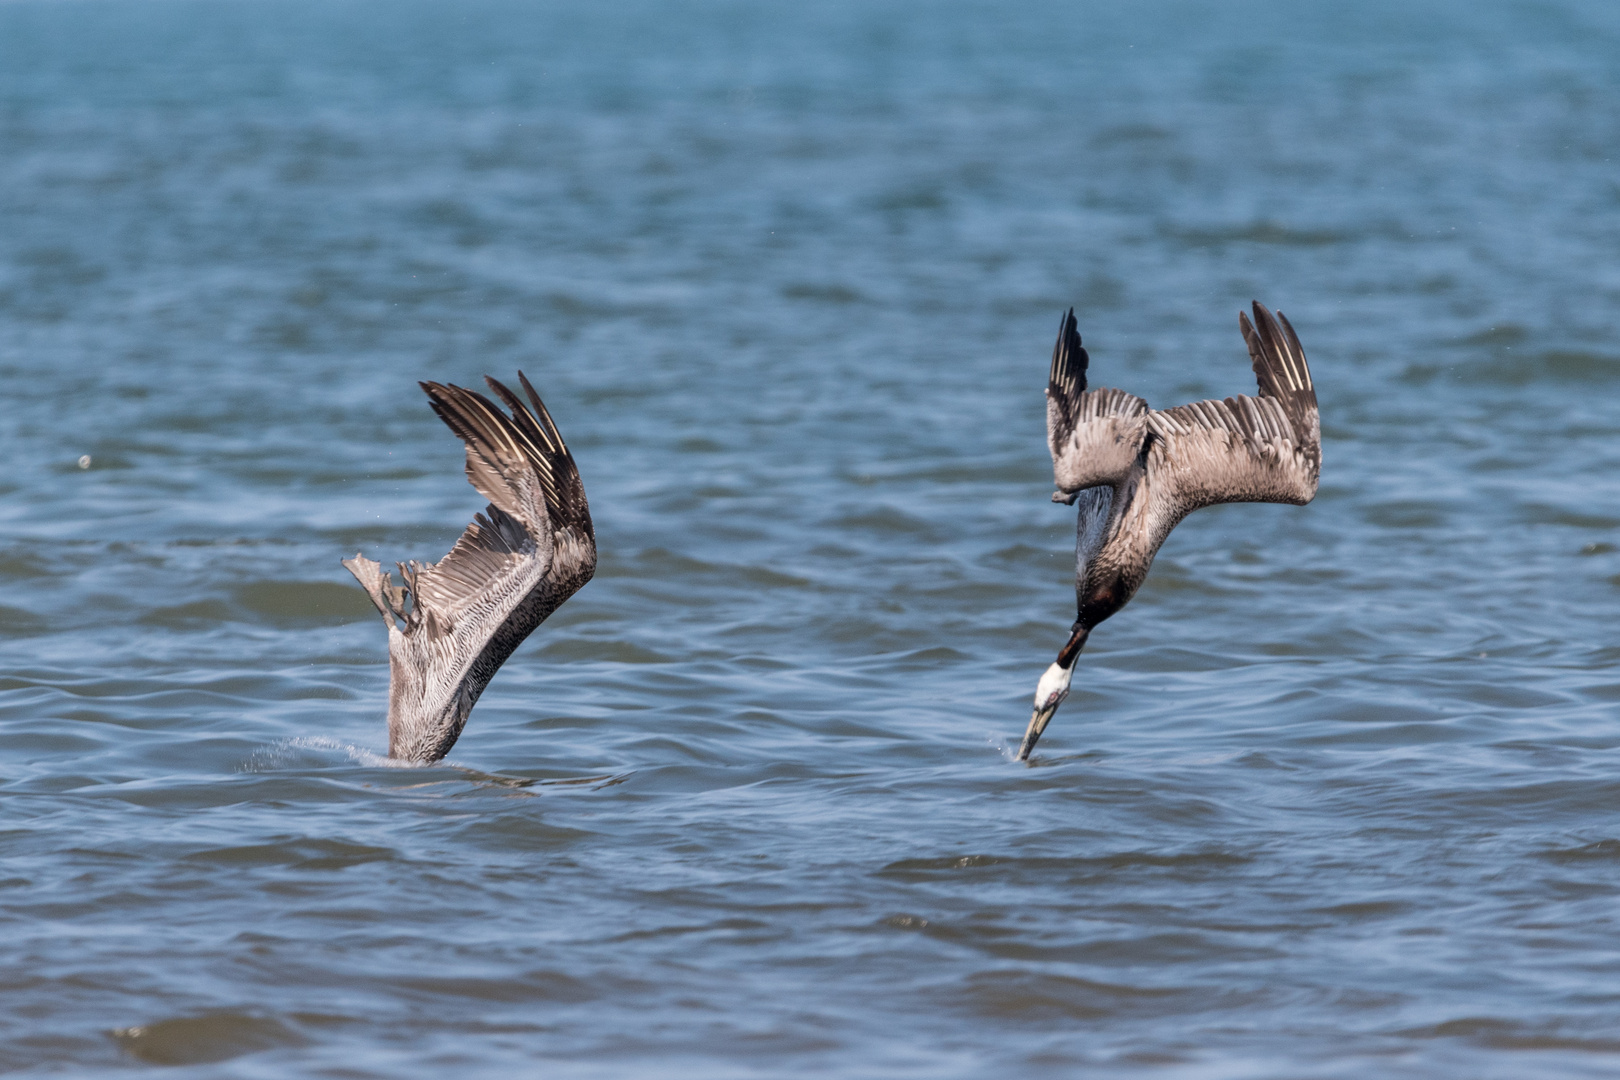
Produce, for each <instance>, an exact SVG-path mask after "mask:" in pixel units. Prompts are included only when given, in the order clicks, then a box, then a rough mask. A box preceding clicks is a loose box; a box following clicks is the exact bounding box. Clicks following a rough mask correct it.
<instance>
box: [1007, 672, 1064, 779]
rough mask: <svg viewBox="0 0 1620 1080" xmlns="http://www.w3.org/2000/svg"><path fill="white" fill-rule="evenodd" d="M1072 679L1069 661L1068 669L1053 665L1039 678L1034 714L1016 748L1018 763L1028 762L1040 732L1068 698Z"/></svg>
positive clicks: (1038, 739)
mask: <svg viewBox="0 0 1620 1080" xmlns="http://www.w3.org/2000/svg"><path fill="white" fill-rule="evenodd" d="M1073 678H1074V663H1073V661H1070V664H1069V666H1068V667H1064V666H1063V665H1062V664H1061V663H1054V664H1053V665H1052V666H1051V667H1049V668H1047V669H1046V672H1045V673H1044V674H1043V675H1042V676H1041V681H1040V683H1039V684H1038V685H1037V686H1036V687H1035V714H1034V715H1033V716H1031V717H1030V718H1029V729H1028V730H1027V731H1025V732H1024V744H1023V745H1022V746H1020V747H1019V748H1018V760H1019V761H1028V760H1029V752H1030V751H1031V750H1033V749H1035V744H1036V743H1037V742H1039V741H1040V738H1041V732H1043V731H1045V730H1046V725H1047V724H1049V723H1051V722H1052V715H1053V714H1054V713H1056V712H1057V711H1058V706H1059V705H1061V704H1063V699H1064V698H1066V697H1068V696H1069V680H1070V679H1073Z"/></svg>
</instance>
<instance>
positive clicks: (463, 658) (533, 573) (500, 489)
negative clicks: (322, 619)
mask: <svg viewBox="0 0 1620 1080" xmlns="http://www.w3.org/2000/svg"><path fill="white" fill-rule="evenodd" d="M484 381H485V382H487V383H489V387H490V389H491V390H493V391H494V392H495V393H496V395H497V396H498V397H499V398H500V399H501V400H502V401H504V402H505V403H506V405H507V407H508V408H510V409H511V410H512V415H511V416H507V415H506V414H505V413H503V412H501V410H500V409H499V408H497V407H496V406H495V403H494V402H492V401H490V400H489V399H488V398H486V397H485V396H484V395H482V394H479V393H476V392H474V391H472V390H464V389H462V388H461V387H459V386H445V385H442V384H440V383H435V382H425V383H420V384H418V385H420V386H421V387H422V389H423V390H424V391H426V393H427V396H428V400H429V401H430V402H432V405H433V411H434V412H436V413H438V414H439V419H441V420H443V421H444V422H445V424H446V425H448V426H449V428H450V430H451V431H453V432H455V433H456V434H457V435H459V436H460V437H461V439H462V441H463V442H465V443H466V444H467V479H468V480H470V481H471V482H472V486H473V487H475V488H477V489H478V493H479V494H480V495H482V496H483V497H484V498H486V499H488V500H489V506H488V507H486V508H485V510H484V513H482V514H475V515H474V516H473V521H472V524H470V525H468V526H467V531H466V532H464V533H462V534H461V539H459V540H457V541H456V544H455V546H454V547H452V548H451V549H450V554H448V555H446V556H445V557H444V558H443V559H442V560H441V561H440V562H438V563H437V564H434V563H428V564H421V563H416V562H412V563H410V564H409V565H407V564H405V563H399V564H397V565H398V566H399V572H400V576H401V577H403V578H404V581H405V583H404V585H396V584H394V579H393V575H392V574H389V573H385V572H384V571H383V569H382V567H381V566H380V565H379V564H377V563H375V562H372V561H371V560H370V559H368V558H366V557H365V556H363V555H356V556H355V557H354V558H352V559H344V560H343V565H344V566H346V567H348V568H349V572H350V573H352V574H353V575H354V576H355V577H356V578H358V579H359V581H360V584H361V586H362V587H363V588H364V589H365V590H366V593H367V594H368V595H369V596H370V597H371V602H372V603H373V604H376V605H377V610H378V611H380V612H382V617H383V621H384V622H385V623H387V624H388V756H389V757H392V758H398V759H400V760H402V761H419V762H426V761H437V760H439V759H440V758H442V757H444V755H446V754H448V753H449V752H450V748H451V747H452V746H454V745H455V742H456V739H457V737H458V736H460V735H461V729H462V728H464V727H466V726H467V714H468V713H470V712H472V707H473V705H474V704H476V703H477V701H478V696H479V695H480V694H482V693H483V692H484V687H486V686H488V685H489V680H490V679H492V678H494V677H495V672H496V671H497V670H498V669H499V668H500V666H501V665H502V664H503V663H505V662H506V658H507V657H509V656H511V655H512V650H514V649H516V648H517V647H518V645H520V644H521V643H522V641H523V639H524V638H526V637H528V636H529V633H530V631H532V630H533V629H534V628H535V627H537V626H539V625H540V624H541V623H542V622H544V621H545V620H546V616H548V615H550V614H551V613H552V612H553V611H556V610H557V608H558V607H559V606H560V605H561V604H562V602H563V601H564V600H567V599H568V598H569V597H570V596H572V595H574V593H575V592H577V591H578V590H579V588H580V586H582V585H584V584H585V583H586V582H587V581H589V580H590V579H591V574H592V573H594V572H595V570H596V533H595V531H594V530H593V529H592V528H591V511H590V507H588V506H587V505H586V504H585V487H584V485H583V484H582V483H580V479H579V470H578V469H576V468H575V467H574V458H573V455H571V454H570V453H569V452H568V447H567V446H566V445H564V444H563V440H562V436H561V435H559V434H558V433H557V425H556V424H555V423H554V422H553V421H552V419H551V414H550V413H548V412H547V411H546V407H545V405H544V404H542V403H541V401H540V396H539V395H538V394H536V393H535V392H534V387H532V386H530V385H529V380H528V379H526V378H524V377H523V373H522V372H521V371H520V372H518V381H519V382H521V383H522V384H523V390H524V392H525V393H527V394H528V395H529V400H530V401H531V402H533V403H534V411H533V412H532V413H531V412H530V411H529V410H528V408H527V407H525V406H524V404H523V402H522V401H520V400H518V397H517V395H516V394H514V393H512V392H511V391H510V390H508V389H507V388H506V387H504V386H502V385H501V384H500V383H498V382H496V381H495V380H494V379H491V378H487V377H486V378H485V380H484Z"/></svg>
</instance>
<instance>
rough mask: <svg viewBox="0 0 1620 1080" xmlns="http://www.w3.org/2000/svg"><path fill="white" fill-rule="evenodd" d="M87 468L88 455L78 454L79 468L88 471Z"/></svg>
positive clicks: (88, 465) (88, 463) (88, 462)
mask: <svg viewBox="0 0 1620 1080" xmlns="http://www.w3.org/2000/svg"><path fill="white" fill-rule="evenodd" d="M89 467H90V455H89V454H80V455H79V468H81V469H88V468H89Z"/></svg>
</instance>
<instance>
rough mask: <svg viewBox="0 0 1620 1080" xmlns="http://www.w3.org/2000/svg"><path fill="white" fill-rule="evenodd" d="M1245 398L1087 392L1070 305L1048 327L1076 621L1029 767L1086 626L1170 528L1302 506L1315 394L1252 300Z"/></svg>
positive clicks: (1290, 332)
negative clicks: (1075, 512) (1072, 531)
mask: <svg viewBox="0 0 1620 1080" xmlns="http://www.w3.org/2000/svg"><path fill="white" fill-rule="evenodd" d="M1238 326H1239V328H1240V329H1241V330H1242V331H1243V340H1244V341H1245V342H1247V343H1248V346H1249V357H1250V359H1251V360H1252V362H1253V366H1254V374H1255V381H1256V383H1257V384H1258V386H1259V396H1258V397H1246V396H1239V397H1229V398H1226V399H1225V400H1223V401H1198V402H1194V403H1192V404H1190V405H1178V406H1176V407H1175V408H1173V409H1164V410H1162V411H1161V410H1155V409H1150V408H1148V405H1147V402H1145V401H1143V400H1142V399H1141V398H1139V397H1136V396H1135V395H1133V394H1127V393H1124V392H1123V391H1120V390H1091V391H1088V390H1087V389H1086V369H1087V367H1088V366H1089V365H1090V357H1089V356H1088V355H1087V354H1086V350H1085V348H1084V347H1083V346H1082V345H1081V343H1080V334H1079V331H1078V329H1077V327H1076V323H1075V318H1074V310H1073V309H1072V308H1071V309H1070V310H1069V313H1068V314H1067V315H1066V316H1065V317H1064V319H1063V322H1062V324H1061V325H1060V327H1059V330H1058V340H1057V345H1056V346H1055V347H1054V348H1053V350H1052V370H1051V375H1050V378H1049V380H1048V383H1047V388H1046V396H1047V401H1046V429H1047V438H1048V441H1049V443H1050V446H1051V450H1052V473H1053V479H1054V480H1055V481H1056V484H1057V488H1058V490H1057V491H1056V492H1055V493H1054V494H1053V495H1052V499H1053V501H1055V502H1063V503H1078V504H1079V509H1080V516H1079V521H1078V523H1077V540H1076V544H1075V594H1076V598H1077V601H1078V604H1077V606H1078V609H1079V611H1078V615H1077V617H1076V619H1075V623H1074V627H1073V628H1072V630H1071V633H1070V636H1069V640H1068V642H1067V643H1066V644H1065V645H1064V646H1063V649H1062V650H1061V651H1060V652H1059V653H1058V658H1057V662H1056V663H1054V664H1053V665H1052V666H1051V667H1050V668H1048V669H1047V671H1046V674H1045V675H1043V676H1042V677H1041V682H1040V686H1039V687H1038V688H1037V690H1036V694H1035V713H1034V715H1033V716H1032V717H1031V718H1030V722H1029V729H1028V730H1027V731H1026V732H1025V734H1024V741H1023V745H1022V746H1021V747H1020V748H1019V751H1018V757H1019V760H1025V759H1027V758H1028V757H1029V753H1030V751H1031V750H1032V749H1033V748H1034V746H1035V743H1036V741H1037V740H1038V739H1039V738H1040V737H1041V733H1042V732H1043V731H1045V730H1046V725H1047V724H1048V723H1049V722H1050V721H1051V719H1052V715H1053V714H1054V713H1055V712H1056V711H1057V708H1058V706H1059V705H1061V704H1062V703H1063V699H1064V698H1065V697H1066V696H1067V695H1068V692H1069V680H1070V678H1071V677H1072V675H1073V672H1074V663H1075V659H1076V657H1078V656H1079V654H1080V650H1081V648H1082V647H1083V646H1084V645H1085V642H1086V638H1087V637H1088V636H1089V635H1090V633H1091V630H1092V628H1093V627H1095V626H1096V625H1097V624H1098V623H1100V622H1102V621H1103V620H1104V619H1106V618H1108V617H1109V616H1110V615H1112V614H1113V613H1114V612H1116V611H1118V610H1119V609H1120V608H1122V607H1124V606H1125V604H1126V603H1127V602H1129V601H1130V599H1131V597H1132V596H1134V595H1136V590H1137V589H1138V588H1140V587H1141V585H1142V582H1143V580H1144V579H1145V578H1146V577H1147V572H1148V568H1149V567H1151V566H1152V565H1153V557H1154V556H1155V555H1156V554H1158V551H1159V547H1160V545H1162V544H1163V543H1164V541H1165V538H1166V537H1167V536H1169V535H1170V530H1171V529H1173V528H1175V527H1176V525H1177V523H1179V522H1180V521H1181V519H1182V518H1184V517H1186V516H1187V515H1188V514H1190V513H1192V512H1193V511H1194V510H1198V509H1200V508H1202V507H1205V506H1214V505H1216V504H1217V503H1228V502H1281V503H1294V504H1296V505H1303V504H1305V503H1308V502H1310V501H1311V499H1312V498H1313V497H1315V495H1316V486H1317V477H1318V475H1319V474H1320V472H1321V467H1322V448H1321V424H1320V422H1319V421H1318V418H1317V412H1316V388H1315V386H1314V385H1312V383H1311V372H1310V368H1309V366H1308V365H1307V364H1306V362H1305V351H1304V350H1303V349H1302V348H1300V344H1299V338H1298V336H1297V335H1295V333H1294V328H1293V327H1292V326H1290V325H1289V323H1288V319H1287V318H1286V317H1284V316H1283V315H1282V313H1281V312H1278V314H1277V316H1276V317H1275V318H1273V317H1272V314H1271V312H1270V311H1267V310H1266V308H1265V307H1263V306H1262V305H1261V304H1260V303H1259V302H1258V301H1257V302H1256V303H1255V304H1254V322H1253V323H1252V324H1251V323H1250V322H1249V319H1248V317H1247V316H1246V315H1244V314H1242V313H1239V315H1238Z"/></svg>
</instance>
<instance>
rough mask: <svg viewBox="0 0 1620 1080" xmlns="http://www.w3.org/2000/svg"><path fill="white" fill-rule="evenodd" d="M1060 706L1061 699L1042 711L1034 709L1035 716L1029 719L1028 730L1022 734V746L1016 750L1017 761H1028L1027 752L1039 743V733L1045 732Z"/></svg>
mask: <svg viewBox="0 0 1620 1080" xmlns="http://www.w3.org/2000/svg"><path fill="white" fill-rule="evenodd" d="M1061 704H1063V702H1062V700H1061V699H1059V700H1057V701H1054V702H1052V704H1050V705H1048V706H1047V707H1046V708H1044V709H1036V710H1035V715H1033V716H1031V717H1030V718H1029V728H1028V730H1026V731H1025V732H1024V742H1023V745H1021V746H1020V747H1019V748H1018V760H1019V761H1028V760H1029V752H1030V751H1031V750H1033V749H1035V744H1036V743H1038V742H1040V740H1041V733H1042V732H1044V731H1045V730H1046V725H1047V724H1050V723H1051V722H1052V717H1054V716H1056V715H1057V711H1058V706H1059V705H1061Z"/></svg>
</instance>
